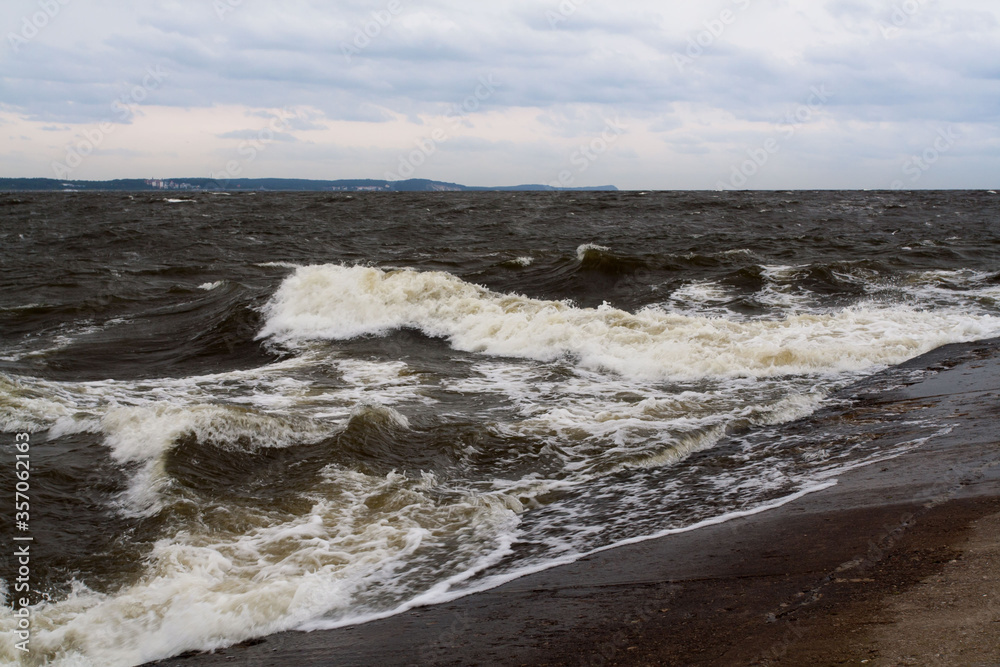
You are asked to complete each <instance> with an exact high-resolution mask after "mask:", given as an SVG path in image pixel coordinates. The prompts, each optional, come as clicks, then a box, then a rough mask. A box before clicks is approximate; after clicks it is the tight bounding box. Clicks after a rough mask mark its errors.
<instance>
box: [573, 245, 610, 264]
mask: <svg viewBox="0 0 1000 667" xmlns="http://www.w3.org/2000/svg"><path fill="white" fill-rule="evenodd" d="M610 250H611V248H608V247H607V246H603V245H597V244H596V243H585V244H583V245H581V246H580V247H579V248H577V249H576V258H577V259H578V260H580V261H581V262H582V261H583V260H584V259H586V257H587V254H588V253H601V252H610Z"/></svg>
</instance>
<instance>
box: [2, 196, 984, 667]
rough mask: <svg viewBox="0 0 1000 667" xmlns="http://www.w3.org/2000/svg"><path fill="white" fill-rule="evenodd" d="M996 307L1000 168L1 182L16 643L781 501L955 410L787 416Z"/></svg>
mask: <svg viewBox="0 0 1000 667" xmlns="http://www.w3.org/2000/svg"><path fill="white" fill-rule="evenodd" d="M996 335H1000V197H998V196H997V194H996V193H995V192H989V191H947V192H833V191H822V192H588V193H578V192H480V193H457V192H443V193H333V192H328V193H275V192H228V193H221V192H212V193H208V192H180V193H177V192H167V193H164V192H142V193H84V192H79V193H73V192H65V193H8V194H2V195H0V452H2V457H0V465H2V467H0V476H2V478H3V480H4V481H3V489H4V492H3V494H2V498H0V537H2V539H3V548H2V555H0V568H2V569H0V577H2V581H0V602H2V603H3V604H2V605H0V663H2V664H5V665H60V666H73V667H82V666H100V667H113V666H127V665H138V664H141V663H143V662H145V661H149V660H154V659H158V658H164V657H168V656H172V655H177V654H180V653H183V652H187V651H206V650H212V649H217V648H220V647H224V646H229V645H232V644H234V643H238V642H243V641H246V640H250V639H253V638H256V637H260V636H263V635H267V634H270V633H274V632H278V631H283V630H290V629H310V630H314V629H321V628H335V627H340V626H345V625H351V624H356V623H360V622H364V621H366V620H370V619H374V618H380V617H385V616H390V615H393V614H398V613H400V612H403V611H405V610H408V609H411V608H413V607H416V606H421V605H427V604H433V603H436V602H442V601H446V600H450V599H454V598H456V597H459V596H462V595H467V594H469V593H470V592H474V591H478V590H484V589H488V588H491V587H495V586H497V585H499V584H501V583H504V582H507V581H510V580H512V579H515V578H517V577H519V576H523V575H524V574H526V573H529V572H535V571H539V570H542V569H545V568H548V567H552V566H553V565H557V564H560V563H567V562H571V561H573V560H575V559H578V558H580V557H581V556H583V555H585V554H588V553H592V552H594V551H596V550H600V549H606V548H610V547H613V546H614V545H619V544H623V543H627V542H634V541H638V540H642V539H647V538H650V537H652V536H659V535H666V534H669V533H671V532H677V531H683V530H692V529H697V528H698V526H702V525H705V524H708V523H718V522H723V521H726V520H727V519H730V518H732V517H737V516H745V515H747V514H751V513H754V512H763V511H767V510H768V509H769V508H773V507H776V506H779V505H781V504H783V503H787V502H789V501H792V500H794V499H795V498H798V497H800V496H801V495H803V494H806V493H810V492H812V491H814V490H816V489H820V488H826V487H828V486H830V485H831V484H835V483H836V476H837V475H838V474H840V473H841V472H843V471H845V470H848V469H851V468H855V467H858V466H862V465H867V464H871V463H873V462H876V461H885V460H887V459H890V458H892V457H893V456H897V455H899V454H900V453H902V452H904V451H910V450H912V449H913V448H918V447H920V445H921V443H922V442H924V441H926V439H927V438H928V437H932V436H933V435H934V434H935V433H938V432H940V430H941V429H942V428H946V425H943V424H934V423H927V422H924V421H922V418H921V416H920V415H919V414H917V413H915V414H913V415H903V416H902V418H903V419H905V420H906V424H907V429H904V431H905V433H906V434H907V437H905V438H889V439H886V438H880V437H875V436H871V437H864V433H865V431H864V430H862V431H861V432H860V433H859V434H858V435H857V436H856V437H847V438H845V437H839V436H836V437H835V434H832V433H830V434H827V433H825V432H824V431H823V428H810V429H804V430H802V429H800V431H795V430H794V429H793V430H789V429H788V428H787V426H788V425H789V423H793V422H796V421H797V420H801V419H803V418H805V417H807V416H809V415H812V414H814V413H816V412H817V411H820V410H824V409H829V407H830V406H831V404H832V403H836V402H838V401H841V402H842V401H844V400H847V399H845V398H844V394H843V392H844V390H845V388H848V387H850V386H851V385H852V384H853V383H856V382H858V381H859V380H862V379H863V378H866V377H869V376H872V375H874V374H876V373H879V372H880V371H885V370H886V369H892V368H894V367H896V366H898V365H899V364H901V363H902V362H904V361H907V360H909V359H912V358H914V357H916V356H918V355H920V354H922V353H925V352H928V351H930V350H932V349H935V348H937V347H940V346H942V345H945V344H948V343H955V342H962V341H973V340H979V339H983V338H988V337H993V336H996ZM831 428H833V427H831ZM872 428H875V426H873V427H872ZM19 434H25V435H19ZM22 441H26V442H28V443H29V446H30V451H29V453H28V457H29V460H30V476H29V479H28V480H27V481H26V482H25V486H21V487H18V488H19V489H25V490H26V491H27V493H26V495H27V496H28V497H29V499H30V510H29V511H28V514H29V515H30V516H24V517H20V518H18V519H17V521H15V507H14V500H15V498H14V493H13V489H14V488H15V485H16V483H17V482H18V481H19V479H20V478H17V477H16V476H15V475H16V471H17V470H20V469H19V468H17V464H16V457H17V455H18V454H19V453H20V452H21V450H19V449H18V448H17V443H20V442H22ZM21 518H23V519H30V521H29V520H25V521H23V522H22V521H21ZM16 537H20V538H28V539H29V540H30V541H27V540H21V541H18V542H14V541H12V540H13V539H14V538H16ZM15 544H18V545H23V544H29V545H30V554H31V557H30V565H28V566H26V567H28V569H29V571H30V572H29V574H28V575H27V578H26V581H22V582H20V583H27V584H28V585H29V592H28V593H27V595H28V602H29V606H28V607H27V609H28V610H29V612H30V650H29V651H28V652H24V651H22V650H21V649H20V648H18V647H17V641H18V635H17V634H16V632H14V631H15V630H17V629H18V627H19V626H18V624H19V622H20V621H21V619H22V618H23V617H22V616H18V615H17V614H18V612H19V610H20V609H21V606H22V605H23V598H24V596H25V595H26V594H25V593H22V592H18V591H19V590H20V589H18V588H17V583H18V582H19V576H24V573H23V572H21V570H20V569H19V567H20V566H19V561H18V559H17V558H16V557H15V555H14V554H15V549H14V546H12V545H15ZM19 573H20V575H19Z"/></svg>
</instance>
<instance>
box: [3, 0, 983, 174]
mask: <svg viewBox="0 0 1000 667" xmlns="http://www.w3.org/2000/svg"><path fill="white" fill-rule="evenodd" d="M0 34H2V35H3V43H2V45H0V176H33V177H50V178H61V179H70V178H72V179H106V178H126V177H140V178H151V177H158V178H169V177H182V176H184V177H188V176H205V177H208V176H214V177H217V178H221V177H227V176H228V177H265V176H271V177H295V178H322V179H334V178H377V179H389V178H403V177H415V178H431V179H437V180H445V181H454V182H459V183H465V184H469V185H511V184H516V183H551V184H558V183H562V184H564V185H573V186H589V185H601V184H615V185H617V186H619V187H621V188H629V189H715V188H719V187H724V188H761V189H773V188H779V189H786V188H787V189H791V188H890V187H896V188H900V187H905V188H938V187H940V188H996V187H997V186H1000V3H997V2H996V0H869V1H863V0H828V1H823V0H708V1H701V2H694V1H693V0H692V1H682V0H658V1H656V2H652V1H646V0H634V1H629V0H619V1H616V2H609V1H606V0H562V1H561V2H560V1H559V0H492V1H491V2H484V3H474V2H469V1H468V0H465V1H460V0H430V1H419V0H373V1H372V2H362V1H360V0H358V1H354V0H344V1H338V2H321V1H319V0H283V1H282V2H274V1H270V2H265V0H173V1H169V0H164V1H159V2H156V3H136V2H125V1H124V0H100V1H98V0H3V3H2V8H0Z"/></svg>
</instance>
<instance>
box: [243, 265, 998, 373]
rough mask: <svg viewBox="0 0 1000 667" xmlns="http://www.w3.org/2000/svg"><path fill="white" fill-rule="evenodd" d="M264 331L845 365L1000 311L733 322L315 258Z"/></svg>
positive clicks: (893, 359) (609, 361) (894, 359)
mask: <svg viewBox="0 0 1000 667" xmlns="http://www.w3.org/2000/svg"><path fill="white" fill-rule="evenodd" d="M266 314H267V321H266V324H265V326H264V328H263V330H262V331H261V333H260V337H262V338H263V337H273V338H274V339H276V340H278V341H279V342H282V343H285V344H289V345H294V344H296V343H299V342H302V341H308V340H311V339H333V340H347V339H351V338H356V337H359V336H365V335H381V334H385V333H387V332H389V331H392V330H396V329H401V328H414V329H419V330H420V331H422V332H424V333H425V334H427V335H430V336H435V337H441V338H446V339H448V340H449V342H450V343H451V344H452V345H453V346H454V347H455V348H457V349H459V350H465V351H469V352H478V353H484V354H488V355H493V356H502V357H520V358H528V359H536V360H539V361H553V360H556V359H559V358H565V357H572V358H574V359H576V360H577V363H578V364H579V365H580V366H582V367H584V368H590V369H599V370H608V371H613V372H615V373H620V374H622V375H625V376H629V377H634V378H644V379H657V378H659V379H669V378H672V379H682V378H688V379H690V378H698V377H739V376H746V377H774V376H782V375H794V374H805V373H829V374H834V373H841V372H845V371H859V370H863V369H868V368H872V367H874V366H878V365H887V364H895V363H900V362H902V361H904V360H906V359H908V358H911V357H914V356H916V355H918V354H921V353H923V352H926V351H928V350H931V349H933V348H935V347H938V346H940V345H943V344H946V343H951V342H959V341H967V340H974V339H977V338H982V337H985V336H988V335H990V334H992V333H994V332H996V331H1000V318H997V317H995V316H991V315H980V316H973V315H968V314H965V313H961V312H956V311H953V310H941V311H936V312H927V311H923V310H918V309H915V308H906V307H881V306H868V307H853V308H847V309H843V310H840V311H837V312H834V313H829V314H797V315H790V316H788V317H786V318H783V319H780V320H770V321H763V320H754V321H733V320H728V319H723V318H710V317H698V316H686V315H680V314H671V313H668V312H664V311H663V310H660V309H655V308H649V309H645V310H642V311H639V312H637V313H634V314H633V313H628V312H625V311H622V310H618V309H615V308H612V307H610V306H608V305H604V306H601V307H599V308H577V307H574V306H573V305H571V304H569V303H566V302H559V301H543V300H537V299H530V298H527V297H524V296H520V295H517V294H499V293H496V292H491V291H489V290H487V289H485V288H483V287H480V286H478V285H473V284H470V283H467V282H464V281H462V280H460V279H458V278H456V277H455V276H452V275H450V274H447V273H443V272H423V273H422V272H417V271H413V270H395V271H382V270H380V269H376V268H370V267H361V266H353V267H347V266H339V265H325V266H310V267H303V268H300V269H298V270H297V271H295V273H293V274H292V275H291V276H289V277H288V278H286V279H285V281H284V282H283V283H282V285H281V287H280V288H279V289H278V291H277V293H276V294H275V295H274V297H273V298H272V299H271V301H270V302H269V304H268V305H267V307H266Z"/></svg>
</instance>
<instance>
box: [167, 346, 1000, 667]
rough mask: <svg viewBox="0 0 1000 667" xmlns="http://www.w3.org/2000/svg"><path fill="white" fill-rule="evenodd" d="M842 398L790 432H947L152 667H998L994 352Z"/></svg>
mask: <svg viewBox="0 0 1000 667" xmlns="http://www.w3.org/2000/svg"><path fill="white" fill-rule="evenodd" d="M921 369H926V370H927V371H928V372H927V373H924V374H923V377H922V378H919V379H914V378H912V377H909V376H908V375H907V374H908V373H910V372H911V371H918V370H921ZM903 381H905V382H906V383H907V384H906V386H897V385H899V384H900V383H901V382H903ZM843 395H844V396H845V397H849V398H850V399H851V402H850V405H847V406H841V407H838V408H836V409H827V410H824V411H821V412H819V413H817V414H816V415H814V416H813V417H811V418H809V419H806V420H802V421H800V422H796V423H795V424H790V425H788V426H787V428H788V431H789V432H796V433H803V432H809V431H810V430H814V429H816V427H817V425H819V424H822V425H824V426H829V425H830V424H831V423H833V424H837V425H838V428H840V429H842V431H843V432H844V434H845V437H848V436H854V437H856V436H857V435H858V434H864V433H871V432H874V431H875V430H876V427H877V429H878V430H879V434H878V435H877V437H880V438H886V442H887V443H889V442H891V440H892V439H896V440H898V441H900V442H902V441H905V440H906V439H907V436H912V433H911V432H910V431H911V430H912V426H910V425H908V422H912V420H913V419H914V418H915V417H921V418H928V419H935V420H940V421H942V422H944V423H947V424H949V425H951V426H952V427H953V428H952V429H951V431H950V432H949V433H947V434H941V435H938V436H936V437H934V438H932V439H930V440H929V441H927V442H925V443H924V444H923V445H922V446H920V447H919V448H918V449H916V450H914V451H911V452H908V453H906V454H904V455H902V456H900V457H897V458H894V459H891V460H887V461H883V462H881V463H876V464H873V465H869V466H866V467H863V468H858V469H855V470H852V471H849V472H846V473H844V474H842V475H839V476H838V477H837V478H836V479H837V480H838V483H837V484H836V485H835V486H833V487H831V488H828V489H825V490H823V491H820V492H817V493H812V494H809V495H806V496H804V497H802V498H800V499H798V500H796V501H793V502H791V503H788V504H786V505H783V506H781V507H779V508H777V509H773V510H770V511H767V512H763V513H760V514H755V515H751V516H747V517H743V518H740V519H735V520H733V521H729V522H727V523H725V524H720V525H715V526H708V527H704V528H700V529H698V530H694V531H691V532H686V533H679V534H675V535H670V536H668V537H664V538H660V539H655V540H649V541H646V542H641V543H638V544H632V545H628V546H623V547H618V548H615V549H610V550H607V551H602V552H599V553H596V554H593V555H591V556H588V557H586V558H584V559H581V560H580V561H577V562H576V563H573V564H570V565H565V566H560V567H557V568H553V569H550V570H546V571H544V572H540V573H537V574H534V575H530V576H527V577H523V578H521V579H518V580H516V581H513V582H511V583H509V584H506V585H504V586H501V587H498V588H496V589H493V590H490V591H486V592H484V593H478V594H474V595H470V596H468V597H465V598H462V599H459V600H456V601H453V602H451V603H447V604H441V605H436V606H433V607H426V608H421V609H416V610H413V611H410V612H407V613H404V614H400V615H398V616H394V617H391V618H388V619H384V620H380V621H374V622H371V623H367V624H364V625H359V626H353V627H348V628H341V629H338V630H331V631H319V632H312V633H299V632H286V633H281V634H277V635H273V636H270V637H267V638H264V639H262V640H256V641H252V642H248V643H247V644H244V645H239V646H234V647H231V648H228V649H225V650H220V651H216V652H215V653H213V654H192V655H186V656H180V657H177V658H173V659H170V660H164V661H160V662H158V663H155V664H157V665H169V666H171V667H201V666H202V665H206V666H207V665H248V666H250V665H252V666H264V665H274V666H275V667H285V666H288V667H291V666H296V667H298V666H302V665H806V664H808V665H861V664H866V665H935V664H941V665H981V666H989V665H1000V646H998V643H1000V642H998V638H1000V597H998V596H1000V591H998V585H997V582H1000V547H998V541H1000V535H998V526H1000V339H994V340H990V341H983V342H980V343H974V344H967V345H950V346H947V347H944V348H941V349H939V350H936V351H934V352H931V353H930V354H927V355H924V356H923V357H920V358H918V359H915V360H913V361H911V362H909V363H907V364H904V365H903V366H901V367H898V368H896V369H890V371H888V372H886V373H884V374H880V375H877V376H875V377H873V378H871V379H869V380H866V381H864V382H862V383H859V384H858V385H855V386H853V387H851V388H850V389H848V390H845V392H844V393H843ZM887 426H888V433H887V431H886V427H887ZM872 437H876V436H875V435H873V436H872Z"/></svg>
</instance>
